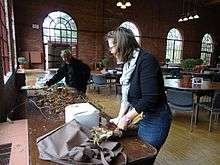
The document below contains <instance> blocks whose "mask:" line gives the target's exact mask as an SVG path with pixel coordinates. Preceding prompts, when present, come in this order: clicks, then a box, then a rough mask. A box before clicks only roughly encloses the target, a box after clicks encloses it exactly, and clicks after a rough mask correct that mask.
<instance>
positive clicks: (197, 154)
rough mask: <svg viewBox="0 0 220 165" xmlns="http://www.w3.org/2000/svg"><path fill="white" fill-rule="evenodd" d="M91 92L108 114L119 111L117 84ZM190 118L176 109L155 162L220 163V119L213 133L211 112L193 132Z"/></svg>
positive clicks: (166, 164)
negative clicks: (210, 118)
mask: <svg viewBox="0 0 220 165" xmlns="http://www.w3.org/2000/svg"><path fill="white" fill-rule="evenodd" d="M37 74H39V73H37ZM28 76H29V77H27V79H26V80H28V81H30V82H31V80H32V79H33V77H34V75H33V74H30V73H29V74H28ZM34 79H35V78H34ZM87 94H88V96H89V98H90V99H91V100H92V101H94V102H95V103H96V104H97V105H99V106H100V108H102V109H103V110H104V111H105V113H106V114H108V115H109V116H111V117H114V116H116V115H117V111H118V109H119V105H120V96H116V95H115V91H114V88H112V89H111V90H109V89H101V91H100V94H98V93H97V92H96V91H94V89H93V88H91V87H89V89H88V92H87ZM189 121H190V116H189V114H185V113H174V117H173V122H172V126H171V130H170V133H169V136H168V138H167V141H166V143H165V145H164V146H163V147H162V149H161V151H160V152H159V155H158V157H157V159H156V162H155V165H189V164H190V165H219V164H220V119H219V121H218V123H216V124H214V127H213V132H211V133H210V132H208V113H206V112H201V113H200V115H199V122H198V124H197V125H196V126H194V129H193V132H190V131H189Z"/></svg>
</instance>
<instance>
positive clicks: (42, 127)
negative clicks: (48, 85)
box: [26, 103, 157, 165]
mask: <svg viewBox="0 0 220 165" xmlns="http://www.w3.org/2000/svg"><path fill="white" fill-rule="evenodd" d="M26 110H27V112H26V117H27V119H28V122H29V123H28V125H29V146H30V158H31V160H30V161H31V163H32V164H39V165H50V164H51V165H52V164H56V163H53V162H49V161H44V160H41V159H39V158H38V156H39V153H38V149H37V146H36V139H37V137H39V136H42V135H44V134H46V133H47V132H49V131H51V130H53V129H55V128H57V127H58V126H60V125H62V124H64V121H62V120H49V119H47V118H45V117H44V116H43V115H42V114H41V113H40V111H39V110H38V109H36V108H34V107H33V104H30V103H29V104H28V106H27V107H26ZM118 141H119V142H121V144H122V145H123V147H124V151H125V153H126V155H127V157H128V164H138V165H140V164H146V159H148V158H150V157H152V155H156V153H157V151H156V149H155V148H154V147H152V146H151V145H149V144H144V143H142V142H141V141H140V140H139V139H138V138H137V137H127V138H123V139H119V140H118ZM121 161H122V159H120V158H119V160H118V161H116V162H115V164H122V163H121Z"/></svg>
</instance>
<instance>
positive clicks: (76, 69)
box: [46, 49, 91, 93]
mask: <svg viewBox="0 0 220 165" xmlns="http://www.w3.org/2000/svg"><path fill="white" fill-rule="evenodd" d="M60 56H61V57H62V59H63V63H62V64H61V67H60V68H59V69H58V71H57V73H56V74H55V75H54V76H53V77H52V78H51V79H50V80H49V81H47V82H46V85H47V86H51V85H53V84H55V83H57V82H59V81H60V80H62V79H63V78H64V77H65V82H66V84H67V85H68V86H70V87H72V88H75V89H76V90H77V91H78V92H82V93H86V88H87V83H88V80H89V78H90V71H91V70H90V68H89V66H88V65H86V64H85V63H83V62H82V61H81V60H78V59H76V58H74V57H73V56H72V53H71V51H70V50H69V49H65V50H62V51H61V55H60Z"/></svg>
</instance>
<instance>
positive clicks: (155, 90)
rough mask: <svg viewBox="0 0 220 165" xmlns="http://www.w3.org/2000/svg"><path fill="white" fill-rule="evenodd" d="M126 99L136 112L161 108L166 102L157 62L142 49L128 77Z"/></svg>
mask: <svg viewBox="0 0 220 165" xmlns="http://www.w3.org/2000/svg"><path fill="white" fill-rule="evenodd" d="M128 101H129V103H130V104H131V105H132V107H134V108H135V109H136V111H137V112H138V113H141V112H142V111H143V112H144V113H145V112H148V111H151V112H152V111H158V110H160V109H161V110H162V109H163V108H162V107H163V105H164V104H167V99H166V95H165V89H164V81H163V75H162V71H161V68H160V65H159V62H158V60H157V59H156V58H155V57H154V56H153V55H151V54H149V53H146V52H145V51H143V50H142V49H141V51H140V54H139V57H138V59H137V62H136V68H135V70H134V72H133V73H132V76H131V79H130V89H129V92H128Z"/></svg>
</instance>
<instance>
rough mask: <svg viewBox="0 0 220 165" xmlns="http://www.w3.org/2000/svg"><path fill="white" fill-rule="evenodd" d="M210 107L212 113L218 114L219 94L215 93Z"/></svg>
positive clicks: (219, 106)
mask: <svg viewBox="0 0 220 165" xmlns="http://www.w3.org/2000/svg"><path fill="white" fill-rule="evenodd" d="M212 107H213V111H218V112H220V93H215V95H214V99H213V103H212Z"/></svg>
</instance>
